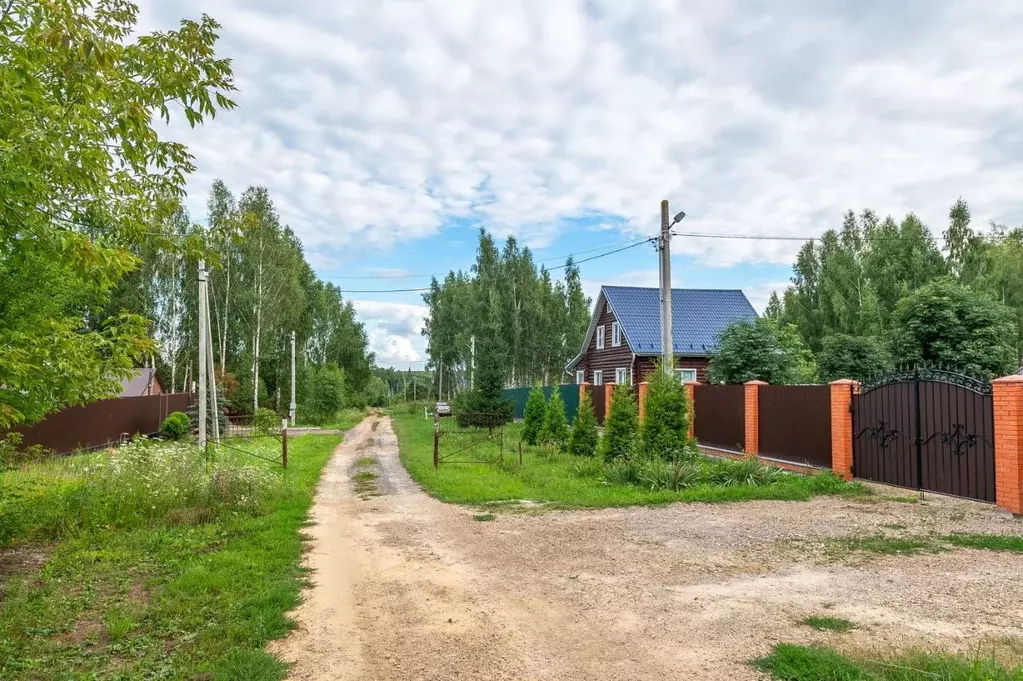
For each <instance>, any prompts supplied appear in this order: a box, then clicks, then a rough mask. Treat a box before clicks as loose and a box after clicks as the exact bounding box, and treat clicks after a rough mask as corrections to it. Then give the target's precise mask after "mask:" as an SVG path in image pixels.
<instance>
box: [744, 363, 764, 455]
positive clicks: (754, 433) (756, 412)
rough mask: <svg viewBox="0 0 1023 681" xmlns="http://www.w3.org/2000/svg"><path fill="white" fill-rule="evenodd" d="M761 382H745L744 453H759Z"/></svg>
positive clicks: (762, 383)
mask: <svg viewBox="0 0 1023 681" xmlns="http://www.w3.org/2000/svg"><path fill="white" fill-rule="evenodd" d="M762 385H767V383H764V382H763V381H746V383H745V388H746V445H745V449H746V453H747V454H749V455H750V456H756V455H757V454H759V453H760V386H762Z"/></svg>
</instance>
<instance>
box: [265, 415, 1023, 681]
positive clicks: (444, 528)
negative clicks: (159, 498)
mask: <svg viewBox="0 0 1023 681" xmlns="http://www.w3.org/2000/svg"><path fill="white" fill-rule="evenodd" d="M368 457H372V458H375V459H376V464H375V471H376V473H377V474H378V475H379V476H380V477H379V479H378V480H377V481H376V483H375V487H373V488H371V489H369V490H367V488H366V487H365V486H363V487H360V492H359V493H358V494H357V493H356V492H355V491H354V490H355V487H356V481H354V480H353V476H354V475H355V474H356V473H358V472H360V471H364V470H373V469H369V468H364V467H359V466H358V465H357V462H358V461H359V460H360V459H365V458H368ZM363 465H364V466H366V465H368V462H365V461H364V462H363ZM364 477H365V476H364ZM374 494H379V496H373V495H374ZM475 512H476V511H475V510H474V509H471V508H465V507H459V506H451V505H445V504H442V503H440V502H438V501H435V500H433V499H431V498H430V497H428V496H427V495H426V494H425V493H423V492H422V491H420V489H419V488H418V486H417V485H416V484H415V483H413V482H412V481H411V480H410V479H409V477H408V475H407V474H406V472H405V471H404V469H403V468H402V466H401V464H400V462H399V461H398V454H397V439H396V437H395V435H394V432H393V430H392V428H391V424H390V422H389V420H388V419H387V418H383V417H381V418H377V417H370V418H368V419H366V420H365V421H363V422H362V423H361V424H360V425H359V426H357V427H356V428H355V429H354V430H352V431H350V432H349V433H348V436H347V437H346V439H345V442H344V444H342V445H341V446H340V447H339V448H338V451H337V452H336V453H335V455H334V457H333V458H332V460H331V462H330V463H329V464H328V467H327V469H326V472H325V474H324V478H323V480H322V482H321V485H320V489H319V492H318V494H317V499H316V505H315V507H314V510H313V519H314V521H315V525H313V526H312V527H311V528H310V530H309V534H310V537H311V539H312V541H311V544H310V552H309V554H308V564H309V566H310V567H311V568H312V569H313V570H314V574H313V581H314V586H313V587H312V588H311V589H310V590H309V591H308V592H307V593H306V594H305V601H304V603H303V604H302V605H301V606H300V607H299V608H298V610H297V611H296V612H295V613H294V616H295V618H296V619H297V621H298V624H299V626H298V628H297V629H296V630H295V631H294V632H293V633H292V635H291V636H290V637H289V638H287V639H286V640H284V641H280V642H277V643H276V644H274V646H272V648H271V649H272V651H273V652H275V653H277V654H279V655H280V656H281V657H282V658H284V659H287V660H289V661H292V662H294V663H295V666H294V669H293V674H292V678H294V679H323V680H327V679H332V680H333V679H359V680H363V679H379V680H381V681H383V680H388V681H392V680H395V681H400V680H405V679H437V680H441V679H443V680H445V681H447V680H449V679H558V680H573V681H574V680H579V681H582V680H587V681H595V680H605V679H606V680H610V679H620V680H622V681H626V680H629V681H634V680H639V679H728V680H729V681H738V680H741V679H756V678H758V675H757V673H756V672H754V671H753V670H751V669H750V668H749V667H748V666H747V665H745V664H744V662H745V661H746V660H749V659H750V658H752V657H756V656H759V655H763V654H765V653H767V652H768V651H769V650H770V648H771V646H772V645H773V644H774V643H777V642H782V641H785V642H797V643H808V642H821V643H830V644H834V645H838V646H839V647H843V648H846V649H849V648H869V647H878V648H882V649H887V648H891V647H899V646H927V647H937V648H941V649H946V650H948V649H967V648H973V647H975V646H976V645H977V644H978V643H979V642H984V641H992V640H1004V639H1006V638H1017V637H1019V638H1023V578H1021V576H1023V556H1021V555H1015V554H999V553H991V552H985V551H975V550H956V551H952V552H948V553H939V554H925V555H919V556H901V557H872V558H870V559H863V558H862V557H860V558H853V559H850V558H849V557H845V558H843V559H841V560H839V561H838V562H835V561H834V559H830V558H827V557H826V556H825V555H824V554H823V553H822V552H821V545H822V543H823V542H825V541H826V540H827V538H828V537H844V536H848V535H851V534H857V533H874V532H881V531H883V532H888V533H893V532H895V533H898V532H932V531H933V532H938V533H947V532H955V531H963V532H1003V533H1004V532H1016V533H1019V532H1021V531H1023V524H1021V523H1020V522H1019V521H1013V520H1008V519H1005V518H1003V517H1001V516H999V515H998V514H997V513H996V512H995V511H994V509H993V508H991V507H988V506H983V505H980V504H973V503H969V502H960V501H953V500H947V499H937V498H936V499H928V500H927V501H925V502H923V503H917V504H907V503H896V502H890V501H870V502H863V501H852V500H847V499H840V498H818V499H815V500H813V501H810V502H770V501H758V502H749V503H738V504H730V505H707V504H674V505H671V506H667V507H663V508H633V509H612V510H601V511H573V512H556V513H545V514H515V513H499V514H498V516H497V519H496V521H495V522H477V521H474V520H473V518H472V516H473V514H474V513H475ZM812 614H826V615H832V616H837V617H844V618H847V619H850V620H852V621H854V622H856V623H857V624H858V625H859V628H858V629H856V630H854V631H853V632H851V633H847V634H830V633H824V632H817V631H813V630H811V629H808V628H807V627H805V626H802V625H800V624H799V620H801V619H802V618H804V617H806V616H807V615H812Z"/></svg>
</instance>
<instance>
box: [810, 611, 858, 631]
mask: <svg viewBox="0 0 1023 681" xmlns="http://www.w3.org/2000/svg"><path fill="white" fill-rule="evenodd" d="M803 624H805V625H806V626H808V627H811V628H813V629H818V630H821V631H837V632H839V633H845V632H847V631H852V630H853V629H855V628H856V625H855V624H854V623H853V622H851V621H849V620H847V619H844V618H842V617H827V616H824V615H811V616H809V617H807V618H805V619H804V620H803Z"/></svg>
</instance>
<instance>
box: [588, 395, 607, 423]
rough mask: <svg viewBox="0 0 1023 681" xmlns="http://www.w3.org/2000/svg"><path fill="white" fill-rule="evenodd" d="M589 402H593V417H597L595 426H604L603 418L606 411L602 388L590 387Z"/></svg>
mask: <svg viewBox="0 0 1023 681" xmlns="http://www.w3.org/2000/svg"><path fill="white" fill-rule="evenodd" d="M590 400H591V401H592V402H593V415H594V416H596V417H597V424H598V425H601V426H602V425H604V416H605V415H606V411H607V405H606V404H605V403H606V402H607V400H606V399H605V393H604V386H602V385H595V386H592V387H591V388H590Z"/></svg>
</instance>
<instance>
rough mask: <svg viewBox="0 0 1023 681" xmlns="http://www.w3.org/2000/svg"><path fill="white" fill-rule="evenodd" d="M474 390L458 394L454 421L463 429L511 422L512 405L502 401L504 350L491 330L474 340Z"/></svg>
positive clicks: (494, 329) (513, 408)
mask: <svg viewBox="0 0 1023 681" xmlns="http://www.w3.org/2000/svg"><path fill="white" fill-rule="evenodd" d="M476 348H477V355H476V376H475V383H476V387H475V389H474V390H466V391H464V392H461V393H459V394H458V397H457V398H456V400H455V419H456V420H457V422H458V424H459V425H460V426H462V427H467V426H475V427H478V428H494V427H496V426H499V425H501V424H504V423H507V422H508V421H510V420H511V418H512V414H513V413H514V410H515V405H514V404H513V403H512V402H511V400H506V399H504V398H503V397H502V396H501V394H502V393H503V392H504V373H505V369H504V363H505V361H506V359H507V355H506V354H505V347H504V344H503V342H502V341H501V339H500V337H499V336H498V335H497V332H496V328H495V327H494V326H490V327H488V332H487V333H486V334H485V335H483V336H481V337H479V338H477V342H476Z"/></svg>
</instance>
